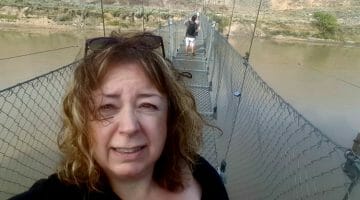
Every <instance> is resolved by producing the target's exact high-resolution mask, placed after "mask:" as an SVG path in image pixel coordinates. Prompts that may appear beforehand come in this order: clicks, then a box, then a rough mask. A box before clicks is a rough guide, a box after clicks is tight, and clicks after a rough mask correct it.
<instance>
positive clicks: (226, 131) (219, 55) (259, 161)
mask: <svg viewBox="0 0 360 200" xmlns="http://www.w3.org/2000/svg"><path fill="white" fill-rule="evenodd" d="M205 21H206V19H203V20H202V22H203V23H204V22H205ZM204 24H210V22H207V23H204ZM211 29H212V28H211V27H210V26H209V27H208V28H207V29H206V30H205V31H204V32H206V33H207V35H208V37H209V39H208V40H209V42H208V43H210V44H211V45H212V46H213V48H211V49H209V52H207V54H208V58H207V59H208V61H209V62H208V66H209V67H208V68H209V78H210V82H211V85H212V92H211V101H212V102H213V107H214V110H216V113H215V114H214V116H215V118H216V125H217V126H218V127H220V128H221V129H222V130H223V136H222V137H220V138H218V139H217V141H216V142H217V144H216V149H217V153H218V155H217V157H218V159H219V160H218V162H219V163H220V161H222V160H225V161H226V162H227V166H226V171H225V175H226V178H225V182H226V187H227V189H228V192H229V194H230V198H231V199H343V198H344V199H345V196H346V195H349V191H351V190H349V187H350V185H352V183H351V180H350V179H349V178H348V177H347V176H346V174H345V173H344V172H343V167H344V163H345V162H346V158H345V157H344V151H345V148H343V147H341V146H339V145H337V144H336V142H334V141H332V140H331V139H329V138H328V137H327V136H326V135H325V134H324V133H322V132H321V131H320V130H319V129H317V128H316V127H315V126H313V125H312V124H311V123H310V122H309V121H307V120H306V119H305V118H304V117H303V116H302V115H301V114H300V113H298V112H297V111H296V110H295V109H294V108H293V107H292V106H291V105H289V104H288V103H286V102H285V101H284V100H283V99H282V98H281V97H280V96H278V95H277V94H276V93H275V92H274V91H273V90H272V89H271V88H270V87H269V86H268V85H267V84H266V83H265V82H264V81H263V80H262V79H261V78H260V77H259V76H258V75H257V73H256V72H255V71H254V70H253V69H252V67H251V66H250V65H249V64H248V63H247V62H246V60H245V59H244V58H243V57H242V56H241V55H239V54H238V53H237V52H236V51H235V50H234V49H233V48H232V47H231V46H230V44H229V43H228V42H227V40H226V39H225V38H224V37H223V36H222V35H220V34H219V33H218V32H212V31H211ZM357 190H359V188H358V186H357ZM353 191H354V190H353ZM350 196H351V194H350V195H349V196H346V198H350ZM352 198H354V199H356V197H355V195H354V194H353V196H352ZM357 198H358V197H357Z"/></svg>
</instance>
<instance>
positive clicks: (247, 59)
mask: <svg viewBox="0 0 360 200" xmlns="http://www.w3.org/2000/svg"><path fill="white" fill-rule="evenodd" d="M261 3H262V0H260V3H259V7H258V10H257V15H256V20H255V26H254V31H253V34H252V38H251V43H250V47H249V51H248V54H247V55H246V56H245V60H246V61H245V62H244V64H245V66H246V68H245V72H244V75H243V80H242V82H241V87H240V93H239V94H237V95H235V96H237V97H239V100H238V102H237V110H236V113H235V119H236V118H237V115H238V112H239V105H240V102H241V99H242V98H241V96H242V95H241V93H242V91H243V88H244V83H245V79H246V74H247V73H246V72H247V68H248V62H249V58H250V51H251V47H252V43H253V40H254V36H255V30H256V24H257V21H258V17H259V13H260V8H261ZM234 7H235V0H234V4H233V10H234ZM231 18H232V15H231ZM230 23H231V22H230ZM227 37H228V36H227ZM235 122H236V121H235V120H233V123H232V130H231V133H230V139H229V142H228V144H227V146H226V152H225V156H224V159H223V162H225V163H226V159H227V155H228V153H229V150H230V146H231V141H232V138H233V137H232V136H233V134H234V127H235Z"/></svg>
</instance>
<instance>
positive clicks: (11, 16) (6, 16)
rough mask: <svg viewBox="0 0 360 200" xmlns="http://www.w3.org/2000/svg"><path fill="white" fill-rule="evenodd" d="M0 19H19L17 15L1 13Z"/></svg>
mask: <svg viewBox="0 0 360 200" xmlns="http://www.w3.org/2000/svg"><path fill="white" fill-rule="evenodd" d="M0 19H5V20H7V21H15V20H16V19H17V16H15V15H4V14H0Z"/></svg>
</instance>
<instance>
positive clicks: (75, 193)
mask: <svg viewBox="0 0 360 200" xmlns="http://www.w3.org/2000/svg"><path fill="white" fill-rule="evenodd" d="M50 199H51V200H58V199H59V200H60V199H66V200H69V199H82V195H81V192H80V189H79V188H77V187H76V186H74V185H67V184H65V183H63V182H61V181H60V180H59V179H58V178H57V176H56V175H55V174H53V175H51V176H49V178H47V179H41V180H38V181H37V182H35V183H34V185H32V186H31V188H30V189H29V190H27V191H25V192H23V193H21V194H18V195H16V196H13V197H11V198H10V199H9V200H50Z"/></svg>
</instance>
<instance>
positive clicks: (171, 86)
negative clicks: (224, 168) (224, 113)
mask: <svg viewBox="0 0 360 200" xmlns="http://www.w3.org/2000/svg"><path fill="white" fill-rule="evenodd" d="M160 46H162V47H163V45H162V38H161V37H159V36H155V35H152V34H150V33H141V34H138V35H134V36H131V37H125V36H115V35H113V36H112V37H102V38H94V39H91V40H88V41H87V42H86V47H85V57H84V59H83V61H82V62H81V63H80V64H79V66H78V67H77V68H76V70H75V73H74V80H73V82H72V85H71V87H70V90H69V91H68V92H67V94H66V96H65V99H64V101H63V109H64V117H63V122H64V132H63V133H62V135H60V136H59V147H60V150H61V152H62V153H63V155H64V157H63V161H62V163H61V164H60V166H59V168H58V171H57V173H56V174H54V175H51V176H50V177H49V178H48V179H43V180H40V181H38V182H36V183H35V184H34V185H33V186H32V187H31V188H30V190H28V191H26V192H24V193H22V194H20V195H18V196H15V197H13V198H12V199H124V200H132V199H134V200H136V199H194V200H195V199H228V197H227V193H226V190H225V187H224V185H223V184H222V182H221V179H220V177H219V176H218V174H217V173H216V171H215V169H214V168H212V167H211V166H210V165H209V163H208V162H206V161H205V160H204V159H203V158H202V157H200V156H199V155H197V153H196V152H197V151H198V149H199V145H200V143H201V129H202V126H203V121H202V118H201V116H200V115H199V113H198V112H197V111H196V107H195V101H194V98H193V96H192V95H191V93H189V92H188V91H187V90H186V89H185V87H184V86H183V85H182V84H181V83H180V82H179V81H178V80H177V79H176V74H175V71H174V69H173V67H172V65H171V63H169V62H168V61H167V60H166V59H165V58H164V53H163V54H160V53H159V52H158V51H157V48H158V47H160ZM162 50H163V48H162Z"/></svg>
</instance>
